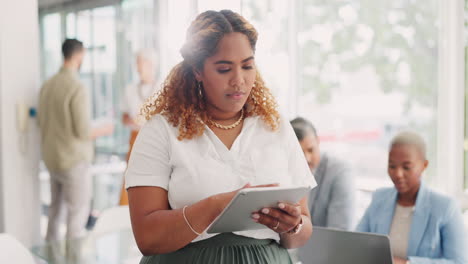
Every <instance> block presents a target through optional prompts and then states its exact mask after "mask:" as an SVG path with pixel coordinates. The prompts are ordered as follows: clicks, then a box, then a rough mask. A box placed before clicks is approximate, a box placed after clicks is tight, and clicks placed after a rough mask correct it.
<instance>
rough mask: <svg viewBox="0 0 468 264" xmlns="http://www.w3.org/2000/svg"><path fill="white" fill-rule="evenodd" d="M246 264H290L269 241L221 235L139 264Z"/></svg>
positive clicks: (147, 257) (144, 258)
mask: <svg viewBox="0 0 468 264" xmlns="http://www.w3.org/2000/svg"><path fill="white" fill-rule="evenodd" d="M166 263H170V264H173V263H176V264H185V263H203V264H210V263H216V264H219V263H222V264H229V263H246V264H259V263H262V264H263V263H265V264H267V263H268V264H280V263H281V264H292V261H291V258H290V257H289V253H288V251H287V250H286V249H285V248H283V247H282V246H280V245H278V243H276V241H275V240H272V239H254V238H249V237H244V236H238V235H235V234H233V233H223V234H219V235H216V236H214V237H211V238H209V239H206V240H202V241H198V242H194V243H190V244H188V245H187V246H185V247H184V248H181V249H179V250H177V251H175V252H172V253H168V254H161V255H154V256H146V257H143V258H142V259H141V261H140V264H166Z"/></svg>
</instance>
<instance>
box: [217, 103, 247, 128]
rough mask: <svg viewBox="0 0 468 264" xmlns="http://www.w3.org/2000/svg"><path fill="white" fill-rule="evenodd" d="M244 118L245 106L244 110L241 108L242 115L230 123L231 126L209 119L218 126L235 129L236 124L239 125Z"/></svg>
mask: <svg viewBox="0 0 468 264" xmlns="http://www.w3.org/2000/svg"><path fill="white" fill-rule="evenodd" d="M242 119H244V108H242V110H241V115H240V117H239V119H237V121H236V122H235V123H234V124H232V125H229V126H225V125H221V124H218V123H216V122H215V121H213V120H211V119H209V120H208V121H209V122H210V123H211V124H212V125H214V126H215V127H217V128H221V129H225V130H229V129H233V128H235V127H236V126H238V125H239V124H240V123H241V121H242Z"/></svg>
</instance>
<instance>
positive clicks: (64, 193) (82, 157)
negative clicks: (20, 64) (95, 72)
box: [38, 39, 114, 241]
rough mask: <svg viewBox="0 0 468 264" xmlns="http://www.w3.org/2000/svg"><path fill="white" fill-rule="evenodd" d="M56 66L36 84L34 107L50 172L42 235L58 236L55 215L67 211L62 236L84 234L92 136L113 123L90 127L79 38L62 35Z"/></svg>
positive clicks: (107, 131)
mask: <svg viewBox="0 0 468 264" xmlns="http://www.w3.org/2000/svg"><path fill="white" fill-rule="evenodd" d="M62 53H63V57H64V62H63V66H62V67H61V69H60V71H59V72H58V73H57V74H55V75H54V76H52V78H50V79H49V80H47V81H46V82H45V83H44V85H43V86H42V88H41V92H40V97H39V107H38V119H39V127H40V130H41V141H42V157H43V160H44V163H45V165H46V167H47V169H48V170H49V173H50V188H51V204H50V207H49V224H48V227H47V235H46V240H48V241H51V240H58V239H60V238H59V237H58V227H59V218H60V215H61V213H62V210H64V209H65V210H66V213H67V217H66V219H67V233H66V236H67V238H68V239H69V238H76V237H80V236H83V235H84V234H85V224H86V221H87V219H88V214H89V210H90V204H91V196H92V185H91V183H92V179H91V174H90V170H89V168H90V164H91V161H92V158H93V140H94V139H95V138H97V137H99V136H105V135H109V134H112V132H113V129H114V126H113V124H109V125H105V126H101V127H97V128H92V127H91V115H90V104H89V101H90V100H89V97H88V95H87V89H86V88H85V87H84V86H83V84H82V83H81V82H80V80H79V76H78V71H79V69H80V66H81V64H82V61H83V57H84V55H85V49H84V47H83V43H82V42H81V41H78V40H76V39H67V40H65V41H64V43H63V45H62Z"/></svg>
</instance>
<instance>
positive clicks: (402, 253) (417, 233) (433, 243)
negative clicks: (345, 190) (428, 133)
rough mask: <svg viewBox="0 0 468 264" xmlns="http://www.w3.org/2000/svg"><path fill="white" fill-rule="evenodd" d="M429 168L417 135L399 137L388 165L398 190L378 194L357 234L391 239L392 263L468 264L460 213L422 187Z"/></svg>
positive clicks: (442, 197)
mask: <svg viewBox="0 0 468 264" xmlns="http://www.w3.org/2000/svg"><path fill="white" fill-rule="evenodd" d="M428 164H429V162H428V161H427V159H426V147H425V143H424V141H423V139H422V138H421V137H420V136H419V135H417V134H415V133H411V132H403V133H400V134H399V135H397V136H396V137H395V138H394V139H393V140H392V142H391V144H390V152H389V160H388V174H389V175H390V178H391V179H392V181H393V183H394V187H392V188H384V189H379V190H377V191H376V192H375V193H374V195H373V197H372V202H371V204H370V206H369V207H368V208H367V210H366V212H365V214H364V216H363V218H362V219H361V221H360V223H359V225H358V227H357V231H361V232H372V233H379V234H385V235H388V236H389V237H390V243H391V247H392V253H393V256H394V260H393V263H394V264H404V263H411V264H419V263H420V264H449V263H450V264H466V263H468V259H467V257H466V255H465V248H464V239H465V237H464V226H463V220H462V214H461V210H460V208H459V207H458V206H457V204H456V202H455V201H454V200H453V199H451V198H449V197H447V196H444V195H441V194H438V193H435V192H434V191H432V190H430V189H429V188H428V187H427V186H425V184H424V183H422V182H421V175H422V173H423V171H424V170H425V169H426V168H427V166H428Z"/></svg>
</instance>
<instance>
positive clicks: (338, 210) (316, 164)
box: [291, 117, 355, 230]
mask: <svg viewBox="0 0 468 264" xmlns="http://www.w3.org/2000/svg"><path fill="white" fill-rule="evenodd" d="M291 125H292V127H293V129H294V132H295V133H296V136H297V139H298V140H299V143H300V145H301V147H302V151H303V152H304V155H305V157H306V160H307V163H308V165H309V168H310V170H311V171H312V173H313V175H314V177H315V181H316V182H317V187H316V188H314V189H313V190H312V191H311V192H310V195H309V208H310V215H311V217H312V223H314V225H316V226H322V227H331V228H337V229H342V230H352V229H353V228H354V222H355V221H354V220H355V219H354V217H355V185H354V179H353V176H352V172H351V169H350V167H349V166H347V164H345V163H344V162H343V161H341V160H339V159H337V158H335V157H333V156H331V155H328V154H327V153H323V152H321V151H320V140H319V138H318V137H317V131H316V129H315V127H314V125H313V124H312V123H311V122H309V121H308V120H306V119H304V118H302V117H297V118H295V119H294V120H292V121H291Z"/></svg>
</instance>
